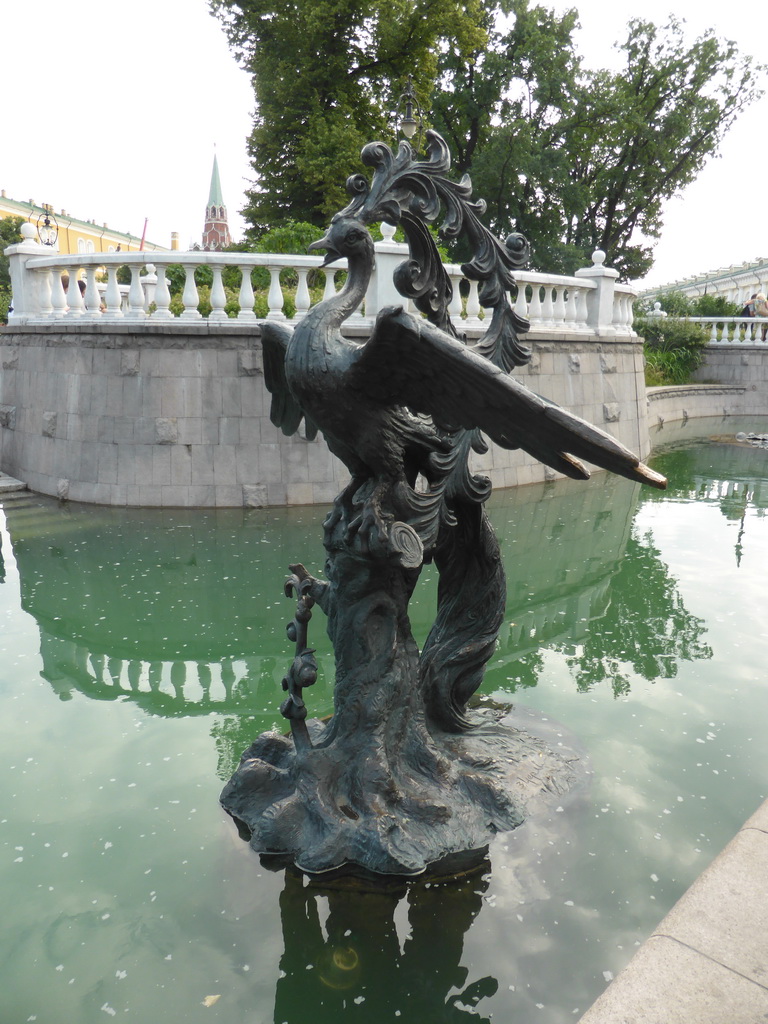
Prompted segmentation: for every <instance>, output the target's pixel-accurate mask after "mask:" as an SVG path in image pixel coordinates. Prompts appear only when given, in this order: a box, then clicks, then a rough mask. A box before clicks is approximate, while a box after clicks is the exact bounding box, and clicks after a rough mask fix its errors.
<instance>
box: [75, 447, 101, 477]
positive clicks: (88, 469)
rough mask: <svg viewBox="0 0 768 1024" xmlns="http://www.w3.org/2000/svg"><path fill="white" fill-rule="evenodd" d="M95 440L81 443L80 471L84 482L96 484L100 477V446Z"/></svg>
mask: <svg viewBox="0 0 768 1024" xmlns="http://www.w3.org/2000/svg"><path fill="white" fill-rule="evenodd" d="M100 447H101V445H99V444H97V443H96V442H95V441H89V442H88V443H87V444H82V445H80V473H79V477H80V479H81V480H82V481H83V483H91V484H95V483H97V482H98V479H99V448H100Z"/></svg>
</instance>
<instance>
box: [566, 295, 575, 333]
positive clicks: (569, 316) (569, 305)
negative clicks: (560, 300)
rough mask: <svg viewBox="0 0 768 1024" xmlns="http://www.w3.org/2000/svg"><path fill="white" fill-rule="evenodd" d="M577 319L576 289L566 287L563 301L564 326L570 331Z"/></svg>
mask: <svg viewBox="0 0 768 1024" xmlns="http://www.w3.org/2000/svg"><path fill="white" fill-rule="evenodd" d="M577 318H578V299H577V289H576V288H574V287H573V285H570V284H569V285H568V295H567V297H566V300H565V326H566V327H567V328H568V329H569V330H571V329H572V328H574V327H575V326H576V320H577Z"/></svg>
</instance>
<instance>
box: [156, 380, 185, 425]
mask: <svg viewBox="0 0 768 1024" xmlns="http://www.w3.org/2000/svg"><path fill="white" fill-rule="evenodd" d="M184 384H185V381H184V380H183V379H182V378H180V377H166V378H165V379H164V380H163V392H162V396H161V398H160V415H161V416H164V417H166V418H171V417H173V418H175V417H179V416H183V415H184Z"/></svg>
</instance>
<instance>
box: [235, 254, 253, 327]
mask: <svg viewBox="0 0 768 1024" xmlns="http://www.w3.org/2000/svg"><path fill="white" fill-rule="evenodd" d="M238 270H239V271H240V274H241V280H240V294H239V295H238V301H239V303H240V312H239V313H238V314H237V319H238V320H255V319H256V314H255V313H254V311H253V304H254V302H255V296H254V294H253V283H252V281H251V268H250V265H249V264H247V263H243V264H242V265H241V266H239V267H238Z"/></svg>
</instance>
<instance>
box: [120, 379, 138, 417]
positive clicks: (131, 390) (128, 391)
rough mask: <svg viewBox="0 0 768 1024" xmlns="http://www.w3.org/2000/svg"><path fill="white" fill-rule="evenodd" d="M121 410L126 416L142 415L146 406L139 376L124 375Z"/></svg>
mask: <svg viewBox="0 0 768 1024" xmlns="http://www.w3.org/2000/svg"><path fill="white" fill-rule="evenodd" d="M122 385H123V388H122V390H123V394H122V401H121V411H122V413H123V415H124V416H133V417H134V418H136V417H139V416H141V414H142V412H143V408H144V393H143V388H142V381H141V379H140V378H139V377H123V380H122Z"/></svg>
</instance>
